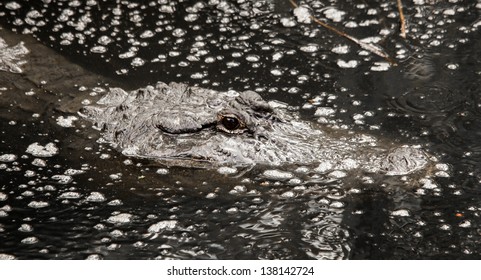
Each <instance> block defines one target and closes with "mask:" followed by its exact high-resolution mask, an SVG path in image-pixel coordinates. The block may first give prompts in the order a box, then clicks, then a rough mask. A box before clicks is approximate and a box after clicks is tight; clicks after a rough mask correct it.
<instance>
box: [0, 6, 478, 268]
mask: <svg viewBox="0 0 481 280" xmlns="http://www.w3.org/2000/svg"><path fill="white" fill-rule="evenodd" d="M32 2H33V1H20V0H16V1H6V2H2V3H1V4H0V24H1V26H2V28H3V29H2V30H1V31H0V32H1V33H0V37H2V38H3V39H5V40H6V41H7V42H8V44H9V45H11V46H12V45H15V44H17V43H18V42H20V41H24V42H25V46H26V47H27V48H28V49H29V50H30V52H31V53H30V54H29V55H28V56H27V57H26V60H27V61H28V63H27V64H26V65H25V66H23V68H24V73H23V74H13V73H8V72H0V82H1V84H0V87H1V91H0V93H1V95H0V105H1V108H2V110H1V113H0V117H1V120H2V121H1V122H0V135H1V142H0V156H1V155H5V154H13V155H15V156H16V157H15V159H14V160H12V161H10V160H4V162H2V163H0V164H1V165H0V176H1V177H0V253H1V254H3V255H2V257H4V258H6V257H16V258H20V259H39V258H47V259H51V258H61V259H65V258H69V259H70V258H72V259H84V258H105V259H118V258H122V259H148V258H160V259H165V258H195V259H213V258H217V259H235V258H236V259H237V258H238V259H306V258H318V259H340V258H344V259H347V258H349V259H427V258H429V259H437V258H443V259H446V258H449V259H470V258H473V259H478V258H479V257H480V251H479V247H480V246H479V243H480V241H481V235H480V234H481V232H480V231H479V225H480V220H479V215H480V214H481V203H480V197H481V192H480V189H479V186H480V183H479V181H480V179H481V176H480V167H481V166H480V163H481V154H480V153H481V149H480V144H479V143H480V142H479V136H480V135H481V125H480V122H479V120H478V117H479V116H480V106H481V105H480V104H481V103H480V93H481V92H480V90H479V84H480V80H481V79H480V75H481V67H480V62H481V56H480V52H481V51H480V50H481V45H480V44H481V43H480V42H481V41H480V36H479V26H480V20H481V18H480V10H481V3H480V2H479V1H478V2H476V1H472V0H471V1H468V0H464V1H463V0H458V1H428V0H425V1H414V2H413V1H403V3H404V5H405V7H404V8H405V9H404V10H405V13H406V17H407V22H408V31H409V32H408V37H407V39H403V38H401V37H399V32H398V28H399V19H398V16H397V7H396V5H395V2H396V1H362V2H361V1H348V0H346V1H343V0H337V1H306V4H307V5H309V6H310V7H311V8H312V10H313V13H314V14H315V15H316V17H318V18H321V19H325V20H326V22H329V23H331V24H332V25H335V26H337V27H339V28H342V29H343V30H345V31H346V32H347V33H349V34H351V35H353V36H355V37H357V38H359V39H362V38H371V37H372V38H373V40H375V41H377V43H378V44H379V45H380V46H382V47H383V48H384V50H386V51H387V53H389V54H390V55H391V56H392V57H393V59H395V60H396V62H397V63H398V65H397V66H391V67H388V68H387V69H386V70H385V71H376V67H377V66H379V65H381V66H387V65H386V62H385V61H384V60H383V59H382V58H380V57H377V56H376V55H373V54H371V53H369V52H367V51H365V50H363V49H361V48H360V47H358V46H357V45H355V44H354V43H352V42H350V41H347V40H346V39H344V38H342V37H340V36H338V35H336V34H334V33H332V32H329V31H327V30H325V29H322V28H321V27H319V26H317V25H315V24H299V23H296V24H294V26H290V24H291V23H292V22H295V18H294V17H293V16H292V10H291V6H290V4H289V3H288V1H207V2H202V1H151V2H144V1H99V0H97V1H34V2H33V3H32ZM14 3H16V4H17V5H15V4H14ZM333 9H335V10H337V11H342V12H343V14H342V17H341V20H340V21H338V20H336V19H335V18H334V17H333V16H331V15H332V14H330V13H329V11H332V10H333ZM102 36H107V37H102ZM37 40H38V41H39V42H40V43H37ZM339 46H341V47H343V48H341V49H344V50H347V53H344V52H343V51H341V53H340V52H339V51H338V49H336V47H339ZM99 47H105V52H102V49H100V48H99ZM306 47H309V48H306ZM99 50H100V53H99ZM129 50H130V51H132V54H131V55H130V54H128V53H127V52H128V51H129ZM349 61H353V63H354V65H355V67H352V68H349V67H348V68H346V67H344V66H343V65H344V63H343V62H349ZM157 81H164V82H170V81H177V82H184V83H187V84H189V85H199V86H202V87H206V88H213V89H219V90H227V89H234V90H244V89H251V90H256V91H257V92H259V93H260V94H261V95H262V96H263V97H264V98H266V99H276V100H281V101H283V102H286V103H288V104H290V105H292V106H299V111H300V113H301V114H302V115H303V116H304V117H305V118H306V119H309V120H312V121H313V122H315V121H318V119H319V117H316V116H314V112H315V110H316V108H318V107H330V108H333V109H334V110H335V114H334V115H333V116H330V117H329V118H328V119H329V121H331V122H334V123H335V124H336V125H337V126H344V127H345V128H348V129H352V130H357V131H359V132H365V133H369V134H371V135H374V136H377V137H379V138H383V139H390V140H391V141H393V142H399V143H409V144H419V145H422V146H423V147H424V148H425V149H426V150H428V151H429V153H431V154H433V155H435V156H436V157H437V158H438V159H439V161H440V163H442V164H445V165H443V166H447V167H449V168H448V170H447V171H446V172H444V173H436V174H431V175H429V177H428V178H409V179H408V180H403V178H397V177H387V176H384V177H383V176H370V177H368V176H367V175H366V174H360V173H359V174H352V175H351V176H349V177H348V178H344V179H339V180H333V179H329V178H324V177H322V176H319V175H316V174H315V172H312V170H311V171H309V169H307V170H308V171H306V172H302V170H301V171H299V170H298V169H297V167H292V166H290V167H283V168H276V169H282V170H283V171H290V172H293V174H295V176H296V178H297V179H298V180H297V181H296V180H281V179H279V180H276V179H269V178H266V177H265V176H263V171H264V170H265V169H273V168H272V167H259V166H258V167H255V168H253V169H251V170H239V172H238V173H237V174H234V175H225V174H221V173H219V172H218V171H217V170H202V169H192V168H166V167H164V166H161V164H159V163H154V162H149V161H143V160H137V159H129V158H126V157H124V156H122V155H121V154H120V153H119V152H118V151H116V150H115V149H112V148H111V147H110V146H109V145H107V144H104V143H99V142H98V141H96V139H98V138H99V134H98V132H97V131H95V130H93V129H91V128H90V124H88V123H87V122H84V121H80V120H77V121H76V122H74V127H64V126H60V125H59V122H58V121H57V118H58V117H60V116H63V117H68V116H75V115H76V111H77V110H78V109H79V108H80V107H81V106H82V104H86V103H85V99H88V100H90V102H93V101H95V99H96V98H98V96H101V95H102V93H103V92H104V91H105V90H106V89H107V88H108V86H121V87H123V88H125V89H135V88H138V87H141V86H145V85H147V84H154V83H155V82H157ZM30 91H33V92H34V94H33V95H30V94H26V93H27V92H30ZM92 92H94V94H92ZM309 100H311V102H309ZM312 100H314V102H313V101H312ZM35 142H38V143H39V144H41V145H46V144H47V143H55V145H56V146H57V147H58V148H59V152H58V154H56V155H54V156H52V157H47V158H43V160H44V165H43V166H42V164H39V162H38V161H34V159H35V158H36V157H35V156H33V155H31V154H29V153H27V152H26V150H27V147H28V146H29V145H30V144H32V143H35ZM37 158H38V157H37ZM159 168H160V171H158V170H159ZM296 170H297V171H296ZM165 172H167V174H162V173H165ZM58 175H67V176H69V177H59V176H58ZM378 177H379V178H378ZM62 178H63V179H65V180H64V181H62V180H60V179H62ZM407 182H409V183H407ZM38 202H41V203H44V204H43V206H44V207H40V206H39V205H42V204H41V203H40V204H39V203H38Z"/></svg>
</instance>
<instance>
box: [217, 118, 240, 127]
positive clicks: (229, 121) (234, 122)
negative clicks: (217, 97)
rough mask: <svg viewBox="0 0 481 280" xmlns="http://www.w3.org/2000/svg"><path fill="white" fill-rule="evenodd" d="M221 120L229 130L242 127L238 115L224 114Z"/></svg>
mask: <svg viewBox="0 0 481 280" xmlns="http://www.w3.org/2000/svg"><path fill="white" fill-rule="evenodd" d="M220 122H221V124H222V125H223V126H224V127H225V128H226V129H227V130H236V129H238V128H239V127H240V121H239V119H237V118H236V117H228V116H224V117H223V118H222V119H221V121H220Z"/></svg>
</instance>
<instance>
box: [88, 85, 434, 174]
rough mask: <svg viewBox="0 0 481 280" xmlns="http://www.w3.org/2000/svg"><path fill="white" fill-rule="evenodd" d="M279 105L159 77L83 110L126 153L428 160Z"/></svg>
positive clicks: (352, 163)
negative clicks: (332, 127)
mask: <svg viewBox="0 0 481 280" xmlns="http://www.w3.org/2000/svg"><path fill="white" fill-rule="evenodd" d="M274 104H276V103H268V102H266V101H265V100H264V99H262V97H261V96H259V95H258V94H257V93H255V92H253V91H244V92H235V91H228V92H219V91H215V90H209V89H204V88H198V87H189V86H187V85H185V84H179V83H170V84H168V85H167V84H165V83H161V82H159V83H157V84H156V85H155V86H147V87H145V88H141V89H138V90H135V91H132V92H126V91H124V90H122V89H120V88H113V89H110V92H109V93H108V94H106V95H105V96H104V97H103V98H102V99H100V100H99V101H98V102H97V105H94V106H86V107H85V108H83V109H82V110H81V112H80V115H81V116H83V117H84V118H86V119H88V120H90V121H92V122H93V123H94V125H95V127H96V128H98V129H100V130H102V131H103V138H104V139H105V140H106V141H107V142H109V143H111V144H112V145H113V146H114V147H116V148H118V149H119V150H121V151H122V152H123V153H124V154H125V155H128V156H135V157H142V158H149V159H155V160H160V161H163V162H165V163H167V164H170V165H181V166H212V165H226V164H227V165H234V166H238V165H252V164H268V165H282V164H291V163H292V164H312V163H319V164H320V165H319V167H318V169H322V170H323V171H330V170H339V169H341V170H349V169H357V168H361V169H364V170H366V171H368V172H382V173H386V174H388V175H402V174H407V173H411V172H413V171H416V170H419V169H421V168H423V167H424V166H425V165H426V164H427V162H428V159H427V157H426V155H425V153H424V152H423V151H421V150H420V149H416V148H413V147H409V146H402V147H399V146H397V147H393V146H392V145H386V144H385V143H381V141H378V140H377V139H376V138H374V137H372V136H369V135H363V134H358V133H340V132H326V131H324V130H321V129H320V128H319V127H316V126H315V124H312V123H310V122H307V121H303V120H300V118H299V116H298V115H297V114H296V113H294V112H291V111H288V110H287V109H285V108H277V107H279V106H273V105H274ZM277 104H278V103H277ZM275 107H276V108H275ZM280 107H282V106H280Z"/></svg>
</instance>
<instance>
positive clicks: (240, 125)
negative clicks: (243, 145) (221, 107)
mask: <svg viewBox="0 0 481 280" xmlns="http://www.w3.org/2000/svg"><path fill="white" fill-rule="evenodd" d="M245 128H246V125H245V123H244V121H243V120H242V118H240V117H239V116H237V115H235V114H232V113H220V114H219V115H217V129H219V130H222V131H224V132H227V133H234V134H237V133H243V132H244V130H245Z"/></svg>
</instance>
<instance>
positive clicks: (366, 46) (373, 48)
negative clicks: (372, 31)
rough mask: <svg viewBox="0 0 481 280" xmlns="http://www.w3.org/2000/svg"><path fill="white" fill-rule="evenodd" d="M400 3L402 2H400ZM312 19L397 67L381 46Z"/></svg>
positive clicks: (294, 3) (294, 5)
mask: <svg viewBox="0 0 481 280" xmlns="http://www.w3.org/2000/svg"><path fill="white" fill-rule="evenodd" d="M398 1H400V0H398ZM289 2H290V3H291V5H292V7H294V8H298V7H299V6H298V5H297V3H296V2H295V1H294V0H289ZM309 17H310V19H311V20H312V21H314V22H315V23H317V24H319V25H320V26H322V27H324V28H326V29H328V30H330V31H332V32H334V33H336V34H338V35H339V36H341V37H344V38H346V39H348V40H351V41H352V42H354V43H356V44H357V45H359V46H360V47H361V48H363V49H365V50H367V51H369V52H372V53H374V54H376V55H378V56H380V57H382V58H384V59H385V60H386V61H387V62H389V64H391V65H397V63H396V61H394V59H392V58H391V57H390V56H389V54H387V53H386V52H385V51H384V50H383V49H382V48H381V47H379V46H376V45H374V44H370V43H365V42H362V41H361V40H359V39H357V38H355V37H353V36H351V35H348V34H346V33H345V32H343V31H341V30H339V29H337V28H335V27H332V26H330V25H328V24H327V23H325V22H323V21H321V20H320V19H318V18H316V17H314V16H312V15H309Z"/></svg>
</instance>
